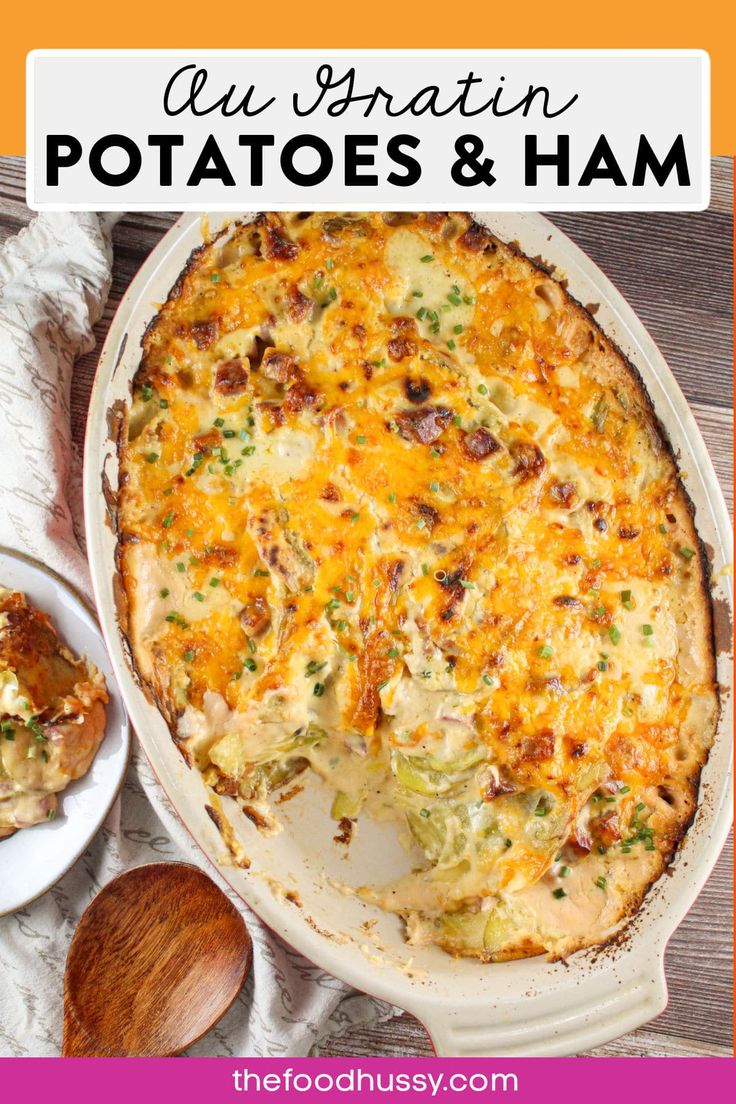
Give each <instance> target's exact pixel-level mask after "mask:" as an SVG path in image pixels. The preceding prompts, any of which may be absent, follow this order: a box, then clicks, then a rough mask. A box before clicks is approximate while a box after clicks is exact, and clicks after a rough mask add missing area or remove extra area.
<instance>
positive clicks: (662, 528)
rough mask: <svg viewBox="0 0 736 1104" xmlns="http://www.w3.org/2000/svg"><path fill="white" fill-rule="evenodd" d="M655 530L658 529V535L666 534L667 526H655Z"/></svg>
mask: <svg viewBox="0 0 736 1104" xmlns="http://www.w3.org/2000/svg"><path fill="white" fill-rule="evenodd" d="M657 528H658V529H659V531H660V533H666V532H667V526H666V525H661V524H660V525H658V526H657Z"/></svg>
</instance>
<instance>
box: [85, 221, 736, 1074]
mask: <svg viewBox="0 0 736 1104" xmlns="http://www.w3.org/2000/svg"><path fill="white" fill-rule="evenodd" d="M244 217H248V216H244V215H243V214H240V215H235V214H233V215H221V216H218V217H217V220H216V221H215V220H213V223H212V224H211V225H210V227H209V231H210V232H212V231H213V230H216V229H217V228H218V227H219V226H221V225H223V224H225V223H226V222H228V221H229V220H231V219H232V218H244ZM477 218H478V221H481V222H484V223H485V224H486V225H487V226H489V227H490V229H491V230H492V231H493V232H494V233H495V234H497V235H498V236H499V237H500V238H502V239H504V240H506V241H509V240H513V241H516V242H518V243H519V244H520V246H521V248H522V249H523V250H524V252H525V253H527V254H528V255H529V256H531V257H536V256H540V255H541V256H543V257H545V258H549V259H550V260H551V261H554V263H555V264H556V266H557V269H558V271H560V270H561V271H562V272H564V274H565V276H566V277H567V280H568V286H569V290H570V292H571V293H572V294H573V295H574V296H575V298H577V299H578V300H579V301H580V302H582V303H590V302H597V303H600V309H599V311H598V314H597V316H596V320H597V321H598V322H599V323H600V325H601V326H602V328H603V329H604V331H605V332H606V333H607V334H608V336H609V337H611V338H612V339H613V340H614V341H615V342H616V343H617V344H618V345H619V347H620V348H621V349H622V350H623V352H624V353H625V354H626V355H627V356H628V357H629V358H630V359H631V361H632V362H633V363H634V365H635V366H636V367H637V369H638V370H639V372H640V373H641V376H642V378H643V380H644V383H645V385H646V387H647V389H648V391H649V394H650V396H651V399H652V402H653V404H654V407H655V409H656V412H657V414H658V416H659V418H660V420H661V422H662V424H663V426H664V428H665V430H666V432H667V433H668V435H669V437H670V440H671V442H672V444H673V446H674V448H675V451H676V455H677V456H678V457H679V460H680V465H681V468H682V471H683V479H684V482H685V486H686V488H687V490H688V493H689V494H690V496H691V498H692V500H693V503H694V505H695V510H696V524H697V528H698V531H699V533H700V536H701V538H702V540H703V541H704V542H705V544H706V546H707V547H708V548H709V549H710V550H712V565H713V571H714V579H715V580H716V584H717V585H716V588H715V593H714V597H715V598H716V599H717V600H719V601H725V602H726V603H728V607H729V609H730V608H731V603H732V593H731V579H730V576H729V575H728V574H727V573H726V572H725V571H724V570H723V569H724V567H726V565H729V564H731V562H732V548H731V528H730V524H729V520H728V515H727V512H726V507H725V504H724V501H723V496H722V494H721V490H720V487H719V485H718V481H717V479H716V475H715V472H714V471H713V467H712V464H711V461H710V458H709V456H708V453H707V451H706V448H705V445H704V443H703V440H702V437H701V435H700V432H699V430H698V428H697V425H696V423H695V420H694V418H693V416H692V414H691V412H690V410H689V408H688V406H687V403H686V401H685V399H684V396H683V395H682V392H681V391H680V389H679V387H678V385H677V382H676V381H675V379H674V377H673V376H672V373H671V372H670V370H669V368H668V367H667V365H666V363H665V361H664V359H663V358H662V355H661V353H660V352H659V350H658V349H657V347H656V345H655V344H654V342H653V341H652V339H651V337H650V336H649V334H648V333H647V331H646V330H645V329H644V327H643V326H642V324H641V323H640V322H639V320H638V319H637V317H636V315H635V314H634V313H633V311H632V310H631V308H630V307H629V306H628V304H627V303H626V302H625V301H624V299H623V298H622V297H621V296H620V295H619V293H618V292H617V291H616V290H615V288H614V287H613V286H612V284H611V283H610V282H609V281H608V280H607V279H606V278H605V276H603V274H602V273H601V272H600V270H599V269H598V268H596V266H595V265H593V263H592V262H591V261H590V260H589V259H588V258H587V257H586V256H585V254H584V253H582V252H581V251H580V250H579V249H578V248H577V247H576V246H575V245H573V243H572V242H571V241H570V240H569V239H568V238H567V237H566V236H565V235H564V234H562V233H561V232H560V231H559V230H557V229H556V228H555V227H554V226H553V225H552V224H551V223H550V222H549V221H548V220H547V219H545V218H543V217H541V216H539V215H526V214H507V213H501V214H491V215H479V216H477ZM202 240H203V239H202V221H201V219H200V218H199V217H198V216H195V215H185V216H184V217H182V218H181V219H180V220H179V221H178V222H177V223H176V224H175V225H174V226H173V227H172V228H171V230H170V231H169V232H168V233H167V234H166V235H165V236H164V238H162V240H161V242H160V243H159V244H158V245H157V247H156V248H155V249H154V250H153V252H152V253H151V255H150V257H149V258H148V259H147V261H146V262H145V264H144V265H143V266H142V267H141V269H140V271H139V272H138V275H137V276H136V278H135V279H134V280H133V282H132V283H131V285H130V287H129V289H128V291H127V293H126V295H125V298H124V299H123V301H122V303H121V305H120V308H119V309H118V312H117V314H116V316H115V318H114V320H113V323H112V325H111V327H110V331H109V334H108V337H107V341H106V343H105V347H104V349H103V352H102V355H101V357H100V362H99V367H98V371H97V378H96V381H95V387H94V392H93V395H92V400H91V405H90V411H89V420H88V424H87V439H86V446H85V481H84V495H85V515H86V525H87V541H88V548H89V556H90V564H91V569H92V578H93V581H94V588H95V595H96V599H97V605H98V609H99V614H100V621H101V624H102V628H103V631H104V634H105V638H106V640H107V644H108V647H109V650H110V655H111V657H112V662H113V666H114V669H115V672H116V675H117V677H118V681H119V684H120V687H121V689H122V692H123V696H124V699H125V703H126V706H127V708H128V712H129V714H130V717H131V720H132V722H133V726H134V728H135V730H136V731H137V733H138V735H139V738H140V740H141V743H142V745H143V748H144V750H145V752H146V754H147V756H148V758H149V760H150V762H151V765H152V767H153V769H154V770H155V772H156V774H157V775H158V778H159V780H160V782H161V784H162V786H163V788H164V790H165V791H166V793H167V794H168V796H169V799H170V800H171V802H172V804H173V805H174V807H175V808H176V810H177V812H178V814H179V816H180V817H181V819H182V820H183V822H184V824H185V825H186V826H187V828H188V829H189V831H190V832H191V833H192V835H193V837H194V838H195V839H196V841H197V842H198V843H199V845H200V846H201V848H202V849H203V851H204V852H205V853H206V854H207V856H208V857H209V858H210V860H211V861H212V862H213V863H214V864H215V865H216V866H217V868H218V869H219V871H220V873H221V874H222V875H223V876H224V877H225V878H226V879H227V881H228V882H229V883H230V885H231V886H232V887H233V889H234V890H235V891H236V892H237V893H238V894H239V895H240V896H241V897H242V899H243V900H244V901H245V902H246V903H247V904H248V905H249V906H250V907H251V908H252V909H253V910H254V911H255V912H256V913H257V914H258V915H259V916H260V917H261V918H262V919H263V920H264V921H265V922H266V923H267V924H269V925H270V927H272V928H273V929H274V931H276V932H277V933H278V934H279V935H280V936H282V937H283V938H284V939H285V940H286V941H287V942H289V943H290V944H292V945H293V946H294V947H295V948H296V949H297V950H299V951H300V952H301V953H302V954H304V955H305V956H306V957H307V958H309V959H311V960H312V961H313V962H315V963H317V964H318V965H319V966H321V967H322V968H323V969H325V970H328V971H330V972H331V973H333V974H335V975H336V976H337V977H340V978H342V979H344V980H345V981H347V982H349V983H350V984H352V985H354V986H355V987H356V988H358V989H361V990H364V991H366V992H369V993H371V994H374V995H375V996H377V997H381V998H383V999H384V1000H386V1001H389V1002H391V1003H393V1004H396V1005H399V1006H401V1007H402V1008H405V1009H406V1010H407V1011H409V1012H411V1013H412V1014H413V1015H415V1016H416V1017H417V1018H418V1019H419V1020H421V1021H422V1023H424V1024H425V1026H426V1027H427V1029H428V1031H429V1033H430V1036H431V1038H432V1041H433V1044H434V1047H435V1049H436V1051H437V1053H438V1054H441V1055H505V1056H513V1055H525V1056H538V1055H539V1056H541V1055H564V1054H571V1053H576V1052H580V1051H583V1050H587V1049H589V1048H591V1047H594V1046H597V1045H600V1044H602V1043H604V1042H606V1041H608V1040H610V1039H612V1038H615V1037H616V1036H618V1035H621V1034H623V1033H624V1032H626V1031H631V1030H633V1029H634V1028H636V1027H638V1026H640V1025H641V1024H642V1023H645V1022H646V1021H647V1020H649V1019H651V1018H652V1017H654V1016H656V1015H657V1014H658V1013H659V1012H660V1011H662V1009H663V1008H664V1006H665V1004H666V1002H667V990H666V985H665V977H664V951H665V946H666V944H667V941H668V939H669V937H670V936H671V934H672V932H673V931H674V930H675V928H676V927H677V925H678V924H679V923H680V921H681V920H682V918H683V916H684V915H685V913H686V912H687V911H688V909H689V908H690V906H691V905H692V903H693V901H694V900H695V898H696V896H697V894H698V892H699V891H700V889H701V888H702V886H703V884H704V882H705V881H706V879H707V877H708V875H709V873H710V871H711V870H712V868H713V866H714V864H715V862H716V860H717V858H718V855H719V853H720V850H721V847H722V846H723V842H724V840H725V838H726V835H727V833H728V829H729V825H730V822H731V807H732V799H731V764H732V751H731V739H730V733H731V727H732V725H731V711H732V706H731V695H730V692H729V691H730V687H731V680H732V666H731V660H730V655H729V654H727V651H726V649H728V648H730V642H729V641H721V642H719V645H720V647H721V649H722V650H721V652H720V654H719V679H720V682H721V684H722V685H723V686H724V688H725V692H724V695H723V711H722V716H721V718H720V723H719V728H718V734H717V737H716V742H715V745H714V748H713V750H712V752H711V755H710V759H709V761H708V764H707V766H706V768H705V770H704V771H703V776H702V781H701V797H700V805H699V808H698V811H697V814H696V817H695V821H694V823H693V826H692V828H691V829H690V831H689V832H688V834H687V836H686V838H685V840H684V842H683V845H682V848H681V850H680V852H679V854H678V856H677V858H676V860H675V863H674V865H673V867H672V870H671V876H669V877H663V878H661V879H660V880H659V882H658V883H657V884H656V885H655V886H654V887H653V888H652V890H651V891H650V893H649V894H648V895H647V897H646V899H645V902H644V904H643V906H642V908H641V909H640V910H639V912H638V913H637V915H636V916H635V917H634V919H633V920H632V921H631V922H630V923H629V924H628V926H627V927H626V928H625V930H624V932H623V933H622V934H621V935H620V936H618V937H617V938H616V939H614V940H613V941H612V943H611V944H609V945H608V946H606V947H605V948H603V949H601V948H597V949H593V950H591V951H587V952H579V953H578V954H575V955H573V956H572V957H571V958H570V959H568V961H567V962H566V963H550V962H547V961H545V960H544V959H543V958H531V959H524V960H520V961H516V962H508V963H503V964H495V965H481V964H479V963H478V962H477V961H475V960H472V959H453V958H451V957H450V956H449V955H447V954H445V953H444V952H443V951H441V950H439V949H438V948H436V947H430V948H418V949H417V948H412V947H409V946H407V945H406V944H405V943H404V941H403V938H402V932H401V924H400V922H399V921H398V920H397V918H396V917H395V916H390V915H386V914H383V913H381V912H380V911H379V910H377V909H374V908H372V907H371V906H369V905H366V904H364V903H363V902H361V901H360V900H358V899H357V898H355V897H354V896H351V895H349V894H346V893H345V892H344V891H342V890H341V888H340V887H341V886H342V885H343V884H344V883H346V882H350V883H351V884H354V885H358V884H364V883H366V882H370V881H374V880H375V881H377V882H385V881H387V880H388V879H389V877H391V876H393V874H394V873H398V872H399V871H400V870H403V869H404V868H405V866H406V861H407V859H406V855H405V854H404V852H403V851H402V849H401V847H400V845H399V843H398V841H397V840H396V839H395V838H394V833H393V831H392V830H391V829H390V828H387V827H386V826H384V825H377V824H371V823H370V822H367V821H366V822H361V826H360V832H359V833H358V834H357V836H356V839H355V840H354V842H353V844H352V845H351V849H350V854H349V860H348V861H346V860H345V858H344V857H343V851H342V849H340V848H338V847H336V846H335V845H334V843H333V842H332V838H333V835H334V831H335V825H334V821H332V820H331V819H330V817H329V808H330V799H329V797H328V795H327V794H326V793H325V791H324V790H323V786H322V783H321V782H320V781H319V780H318V779H317V778H314V780H313V782H311V783H310V785H308V786H307V787H306V788H305V791H304V792H303V793H302V794H301V795H300V796H299V797H298V798H296V799H295V800H293V801H290V802H289V803H288V804H287V805H283V806H281V807H280V819H282V821H283V823H284V831H283V832H282V833H281V834H280V835H278V836H275V837H271V838H265V837H263V836H261V835H260V834H259V833H258V831H257V830H256V829H255V828H254V827H253V825H251V824H250V823H249V822H247V821H246V819H245V817H244V816H243V815H242V814H241V813H240V812H239V810H238V808H237V806H235V804H234V803H232V804H231V805H228V799H223V810H224V811H225V813H226V815H227V816H228V819H229V821H230V823H231V824H232V826H233V829H234V831H235V833H236V835H237V838H238V840H239V841H240V842H241V843H242V847H243V850H244V852H245V853H246V854H247V856H248V857H249V859H250V860H251V867H250V869H249V870H245V869H242V868H241V867H238V866H236V865H234V864H233V863H232V860H231V859H230V858H229V856H228V853H227V849H226V847H225V845H224V843H223V840H222V837H221V836H220V834H219V832H218V830H217V828H216V826H215V824H214V823H213V821H212V819H211V818H210V816H209V815H208V813H207V811H206V808H205V806H206V805H207V803H208V796H207V793H206V790H205V787H204V785H203V782H202V779H201V777H200V775H199V774H198V772H197V771H196V770H192V769H189V768H188V767H187V766H186V764H185V762H184V760H183V759H182V757H181V755H180V753H179V751H178V750H177V749H176V747H175V745H174V743H173V741H172V739H171V736H170V734H169V731H168V728H167V726H166V724H165V722H164V720H163V718H162V717H161V715H160V714H159V712H158V710H157V709H156V708H155V707H154V706H153V705H152V704H150V703H149V702H148V701H147V699H146V697H145V696H144V694H143V692H142V691H141V689H140V687H139V685H138V682H137V681H136V678H135V676H134V674H133V672H132V669H131V666H130V664H129V661H128V657H127V654H126V645H125V641H124V640H123V638H122V635H121V633H120V630H119V627H118V622H117V616H116V606H115V596H114V580H115V574H116V568H115V543H116V538H115V533H114V531H113V527H112V525H111V524H110V519H109V517H108V511H107V504H106V496H105V493H104V488H105V487H107V488H108V493H109V490H110V489H111V490H112V492H113V493H114V491H115V489H116V487H117V456H116V447H115V442H114V441H113V440H112V439H111V437H110V422H111V419H108V412H109V411H110V410H111V408H112V407H113V404H115V403H120V402H123V403H127V402H128V401H129V398H130V381H131V380H132V378H133V375H134V374H135V371H136V369H137V367H138V363H139V359H140V341H141V338H142V336H143V333H144V330H145V328H146V326H147V325H148V323H149V321H150V320H151V318H152V317H153V315H154V314H155V313H156V311H157V310H158V308H159V305H160V304H161V303H162V302H164V300H165V299H166V297H167V294H168V292H169V289H170V288H171V286H172V284H173V283H174V281H175V280H176V278H177V276H178V275H179V272H180V271H181V269H182V268H183V267H184V265H185V263H186V261H187V258H188V256H189V254H190V253H191V251H192V249H194V248H196V247H197V246H198V245H200V244H201V243H202ZM353 872H355V873H353ZM358 872H359V873H358ZM289 891H293V893H290V892H289ZM295 895H296V898H297V900H298V901H299V902H300V903H299V904H295V903H294V900H293V898H294V896H295ZM290 898H292V899H290ZM368 921H370V922H373V923H371V924H370V925H369V926H368V927H366V922H368Z"/></svg>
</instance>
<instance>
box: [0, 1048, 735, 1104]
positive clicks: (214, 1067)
mask: <svg viewBox="0 0 736 1104" xmlns="http://www.w3.org/2000/svg"><path fill="white" fill-rule="evenodd" d="M0 1084H1V1085H2V1093H1V1094H0V1096H1V1098H2V1100H7V1101H10V1100H14V1099H25V1100H28V1099H30V1100H53V1101H54V1104H86V1102H87V1101H90V1102H91V1101H95V1104H97V1102H98V1101H104V1104H131V1101H133V1102H135V1101H136V1100H141V1099H142V1100H144V1101H149V1100H153V1099H158V1100H163V1101H166V1100H173V1101H176V1102H177V1104H188V1102H189V1101H192V1102H193V1104H194V1102H196V1104H202V1102H203V1101H213V1102H216V1104H225V1102H227V1104H230V1102H232V1104H236V1102H238V1101H246V1100H250V1101H269V1102H271V1104H279V1102H281V1101H284V1102H289V1104H296V1102H299V1101H302V1102H304V1104H314V1102H315V1101H320V1102H322V1101H323V1102H324V1104H349V1102H351V1101H356V1100H363V1099H365V1100H366V1101H370V1104H375V1102H376V1101H380V1100H381V1099H382V1098H383V1099H385V1100H387V1101H388V1100H396V1099H399V1100H402V1101H407V1102H410V1101H422V1102H424V1104H429V1102H431V1101H434V1100H437V1099H440V1100H442V1101H443V1102H446V1104H450V1102H451V1101H452V1100H453V1098H459V1097H462V1098H463V1099H464V1100H466V1101H467V1100H473V1099H476V1100H478V1101H483V1100H485V1101H487V1100H489V1099H490V1098H496V1099H499V1100H502V1099H504V1098H506V1097H510V1098H512V1099H514V1100H515V1101H523V1102H526V1101H529V1104H540V1101H544V1104H555V1102H556V1101H557V1100H559V1101H564V1102H565V1104H569V1102H570V1100H576V1099H577V1100H584V1099H589V1100H595V1104H609V1102H610V1104H621V1101H622V1100H627V1099H628V1100H651V1101H655V1102H656V1101H662V1100H668V1101H673V1102H678V1101H681V1100H688V1101H691V1102H692V1101H695V1102H696V1104H697V1102H698V1101H701V1100H716V1099H718V1098H719V1097H720V1096H722V1095H724V1094H726V1093H728V1091H729V1086H731V1091H733V1087H734V1085H736V1066H735V1065H734V1061H733V1059H728V1058H726V1059H723V1058H646V1059H641V1058H513V1059H511V1058H508V1059H507V1058H474V1059H465V1058H463V1059H460V1058H434V1059H432V1058H189V1059H186V1060H181V1061H172V1060H171V1059H166V1058H163V1059H157V1058H133V1059H131V1058H107V1059H105V1058H82V1059H54V1058H5V1059H0ZM154 1093H155V1094H156V1096H155V1097H154ZM132 1094H136V1095H132ZM141 1094H143V1095H142V1096H141ZM716 1094H718V1096H716Z"/></svg>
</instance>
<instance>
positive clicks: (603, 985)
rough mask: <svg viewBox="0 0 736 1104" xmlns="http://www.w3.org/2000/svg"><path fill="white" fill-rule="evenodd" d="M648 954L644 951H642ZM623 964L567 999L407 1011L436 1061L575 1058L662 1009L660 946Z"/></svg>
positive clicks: (594, 974) (567, 994)
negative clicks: (418, 1024)
mask: <svg viewBox="0 0 736 1104" xmlns="http://www.w3.org/2000/svg"><path fill="white" fill-rule="evenodd" d="M647 951H649V953H646V952H647ZM644 952H645V953H644V954H643V955H642V956H641V957H640V956H637V958H636V961H635V962H632V963H630V964H626V965H625V966H624V964H623V963H622V962H620V961H619V962H618V963H617V964H616V965H615V966H614V968H613V969H611V970H609V971H607V972H605V973H604V974H603V975H600V974H598V973H597V972H596V970H595V968H593V969H591V973H590V975H589V976H588V977H587V978H585V980H583V981H582V982H581V983H580V985H578V986H577V987H576V988H575V990H574V992H573V993H572V994H571V993H570V990H569V989H567V990H565V991H564V992H562V993H560V992H558V993H556V994H554V993H553V994H549V993H548V994H540V995H526V996H522V997H520V998H519V999H517V1000H514V1001H506V1002H502V1003H497V1004H496V1003H491V1002H489V1003H488V1005H487V1006H478V1004H477V1003H475V1002H474V1003H473V1005H472V1006H463V1005H461V1004H455V1005H452V1004H448V1005H447V1006H446V1007H442V1006H441V1005H439V1004H438V1005H429V1006H428V1005H427V1004H424V1006H419V1005H417V1006H416V1009H409V1011H411V1012H412V1014H413V1015H415V1016H416V1017H417V1019H419V1020H420V1021H421V1023H423V1025H424V1027H425V1028H426V1029H427V1031H428V1033H429V1036H430V1039H431V1041H432V1046H433V1047H434V1050H435V1053H436V1054H437V1055H438V1057H448V1058H449V1057H453V1058H471V1057H476V1058H479V1057H523V1056H525V1057H542V1056H545V1055H547V1056H555V1055H569V1054H579V1053H581V1052H582V1051H586V1050H590V1049H591V1048H592V1047H596V1046H601V1045H602V1044H603V1043H606V1042H609V1041H610V1040H611V1039H615V1038H617V1037H618V1036H620V1035H623V1034H625V1033H626V1032H627V1031H633V1030H635V1029H636V1028H638V1027H641V1025H642V1024H644V1023H647V1022H648V1021H649V1020H651V1019H653V1018H654V1017H655V1016H657V1015H659V1013H660V1012H662V1011H663V1010H664V1008H665V1006H666V1004H667V985H666V982H665V974H664V947H661V948H655V947H652V946H651V945H649V946H648V947H647V946H646V945H645V948H644Z"/></svg>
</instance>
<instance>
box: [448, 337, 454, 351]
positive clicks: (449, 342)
mask: <svg viewBox="0 0 736 1104" xmlns="http://www.w3.org/2000/svg"><path fill="white" fill-rule="evenodd" d="M447 348H448V349H454V348H455V342H454V341H453V340H452V338H450V340H449V341H448V342H447Z"/></svg>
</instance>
